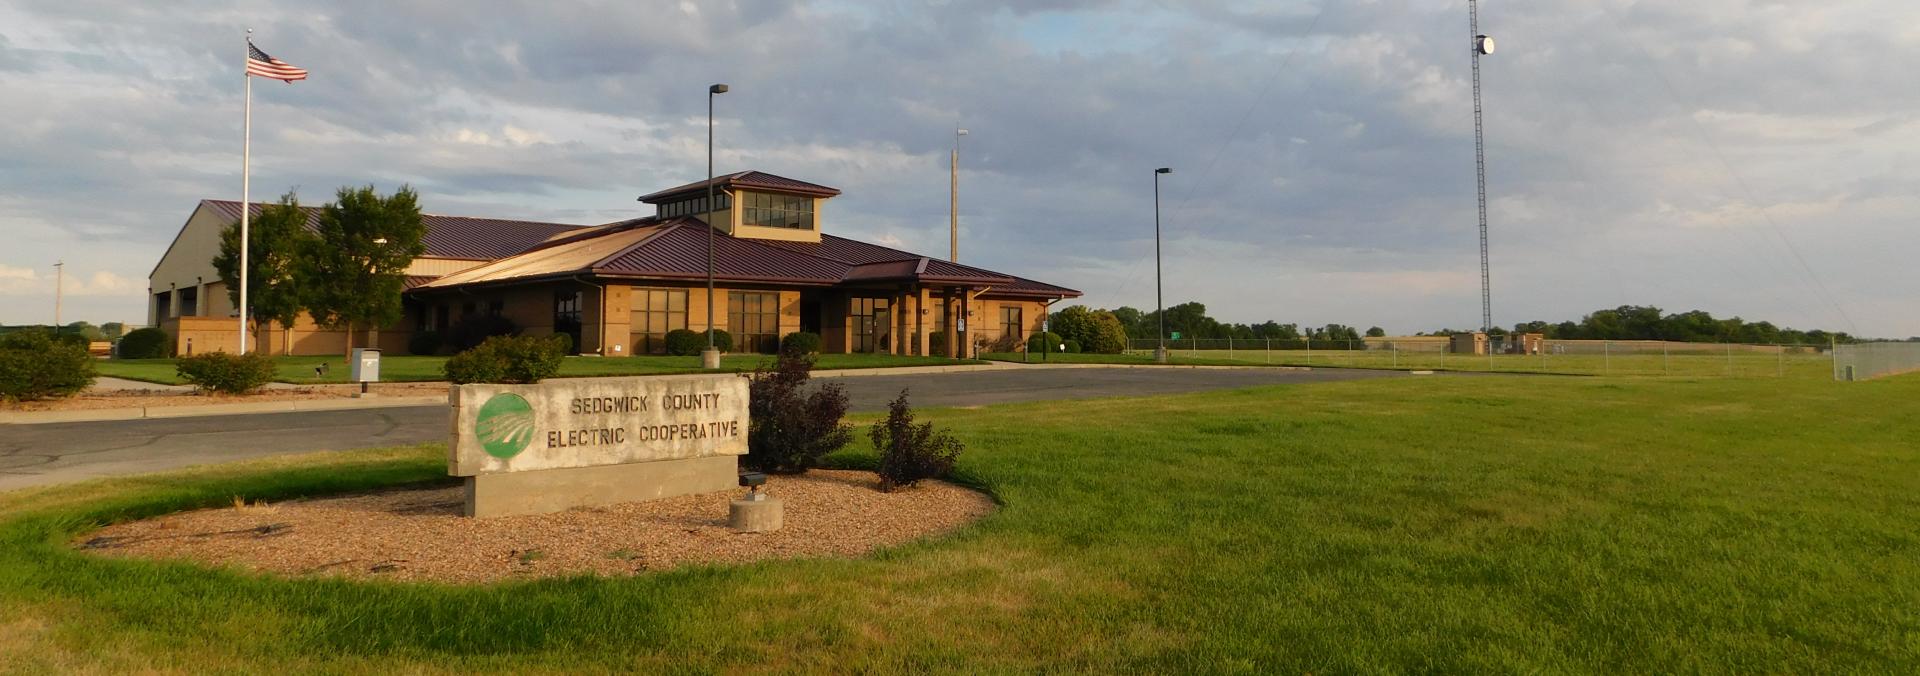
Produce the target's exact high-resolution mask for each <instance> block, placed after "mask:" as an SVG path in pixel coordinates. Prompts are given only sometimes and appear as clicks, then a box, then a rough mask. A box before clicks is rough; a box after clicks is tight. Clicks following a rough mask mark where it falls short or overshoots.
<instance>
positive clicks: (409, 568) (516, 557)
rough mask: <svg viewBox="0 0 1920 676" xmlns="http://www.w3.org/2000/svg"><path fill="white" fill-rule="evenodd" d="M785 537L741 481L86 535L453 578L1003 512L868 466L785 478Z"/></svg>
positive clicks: (351, 502) (423, 502)
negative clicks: (890, 487)
mask: <svg viewBox="0 0 1920 676" xmlns="http://www.w3.org/2000/svg"><path fill="white" fill-rule="evenodd" d="M764 490H766V491H767V492H768V493H769V494H770V495H772V496H774V497H777V498H780V499H781V500H782V501H783V502H784V503H785V510H786V515H785V525H784V527H782V528H781V529H780V530H778V531H775V532H772V533H736V532H734V531H733V530H731V529H729V528H728V527H727V505H728V503H729V502H730V501H732V500H733V499H734V498H736V497H738V496H739V495H740V491H724V492H719V493H706V494H701V495H688V496H681V497H677V498H668V499H664V500H654V501H649V502H635V503H626V504H619V505H611V506H607V507H594V508H582V509H574V510H570V511H566V512H560V513H557V514H541V515H532V516H512V517H495V518H487V519H469V518H465V517H462V516H460V505H461V500H462V494H461V491H462V489H461V488H459V487H450V488H436V489H424V490H404V491H388V492H382V493H374V494H368V495H354V496H345V497H332V498H317V499H310V500H297V501H290V502H285V503H278V504H262V503H247V504H242V503H241V501H240V500H239V499H237V498H236V501H235V506H233V507H225V508H220V509H208V510H201V511H196V512H185V513H180V514H171V515H167V516H163V517H158V518H154V519H148V520H145V521H137V522H132V523H125V524H117V525H114V526H109V527H107V528H105V529H103V530H100V531H97V532H94V533H90V534H87V535H84V536H81V537H80V538H78V539H77V540H76V542H75V545H76V546H78V547H81V548H82V549H86V550H89V551H92V552H96V553H99V554H101V555H105V556H114V557H127V558H162V559H185V560H189V561H195V562H199V563H205V564H214V565H231V566H238V567H240V568H243V569H247V570H254V571H261V572H268V573H274V574H280V575H290V576H326V577H350V578H384V579H396V580H421V581H433V582H451V583H486V582H495V581H500V580H510V579H521V578H538V577H557V576H567V575H583V574H584V575H608V576H623V575H633V574H636V573H643V572H647V571H652V570H662V569H668V568H674V567H677V566H684V565H690V564H701V563H746V562H750V561H757V560H762V559H790V558H802V557H816V556H844V557H853V556H861V555H864V554H867V553H869V552H872V551H873V550H874V549H876V548H879V547H884V546H888V545H894V544H900V543H904V542H909V541H912V540H917V539H920V538H924V537H928V536H932V535H937V534H941V533H946V532H949V531H952V530H954V529H957V528H960V527H961V526H964V525H967V524H969V523H972V522H974V521H976V520H978V519H980V518H982V517H985V516H986V515H987V514H988V513H990V512H992V511H993V501H992V500H991V499H990V498H988V497H987V496H986V495H983V494H981V493H979V492H976V491H973V490H969V489H967V488H963V487H960V486H956V485H953V484H948V483H942V482H926V483H923V484H922V485H920V486H919V487H917V488H911V489H906V490H901V491H897V492H894V493H883V492H881V491H880V490H879V488H878V482H877V481H876V479H875V478H874V475H873V474H871V473H868V472H855V471H828V470H815V471H813V472H810V473H808V474H805V475H801V476H776V477H772V478H771V479H769V480H768V482H767V487H766V488H765V489H764Z"/></svg>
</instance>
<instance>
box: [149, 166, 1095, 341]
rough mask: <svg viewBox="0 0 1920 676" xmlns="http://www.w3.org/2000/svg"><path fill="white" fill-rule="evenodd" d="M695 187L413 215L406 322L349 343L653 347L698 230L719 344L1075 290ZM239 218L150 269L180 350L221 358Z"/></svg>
mask: <svg viewBox="0 0 1920 676" xmlns="http://www.w3.org/2000/svg"><path fill="white" fill-rule="evenodd" d="M712 187H713V192H714V194H715V196H716V197H715V199H714V202H715V203H714V204H713V205H711V208H710V207H709V205H708V204H707V203H706V195H707V190H708V185H707V182H706V181H700V182H696V183H690V184H687V185H683V186H679V187H676V188H670V189H667V190H663V191H659V192H656V193H652V194H649V195H645V196H643V197H641V198H640V201H641V202H643V203H646V204H648V205H651V206H653V207H654V210H655V213H654V215H652V216H647V217H642V218H636V219H631V220H626V221H620V222H615V223H609V224H605V225H599V226H576V225H566V224H558V223H538V222H528V221H513V220H502V219H487V218H465V217H452V216H425V219H426V225H427V236H426V253H425V254H424V255H422V256H421V257H420V258H418V259H416V260H415V261H414V263H413V265H412V267H410V268H409V269H408V271H407V274H408V284H407V291H406V292H405V300H406V302H405V306H406V317H405V318H404V319H403V320H402V321H401V322H400V324H399V325H396V326H388V327H380V328H378V329H369V330H366V331H365V335H364V336H362V335H356V336H355V337H354V342H355V344H357V345H370V344H371V345H378V346H380V347H381V348H383V349H384V350H386V351H389V352H392V353H404V352H405V350H406V345H407V342H408V339H409V338H410V337H411V336H412V335H413V334H414V333H415V332H420V331H445V330H447V329H449V328H450V327H452V326H454V325H455V324H457V323H458V322H460V321H462V320H464V319H466V318H469V317H474V316H476V315H495V316H500V317H505V318H506V319H508V320H510V321H512V322H513V323H514V324H515V325H517V326H518V327H519V328H520V329H521V331H522V332H523V333H526V334H532V335H549V334H556V333H564V334H568V335H570V336H572V337H573V344H574V346H575V349H576V351H578V352H579V353H581V354H596V355H603V356H623V355H630V354H659V353H662V352H664V350H665V336H666V334H667V332H669V331H672V330H675V329H689V330H693V331H704V330H705V329H706V328H707V326H708V322H707V316H708V311H707V308H708V303H709V295H708V293H707V276H706V275H707V246H708V240H709V238H710V237H711V238H712V239H713V250H714V292H713V294H712V295H711V303H712V308H713V310H712V313H713V318H714V322H713V323H714V324H716V325H717V326H718V328H721V329H724V330H726V331H727V332H729V333H730V334H732V335H733V338H734V343H735V351H736V352H741V351H753V352H772V351H774V350H775V349H777V347H778V345H779V341H780V339H781V337H782V336H785V335H786V334H788V333H792V332H795V331H809V332H813V333H818V334H819V335H820V336H821V338H822V343H823V346H822V350H823V351H826V352H836V353H838V352H867V353H888V354H904V355H950V356H951V355H965V354H973V353H976V352H977V351H979V350H980V349H982V348H995V349H1014V348H1016V347H1017V346H1018V345H1019V344H1021V342H1022V339H1023V338H1024V337H1025V336H1026V335H1028V334H1030V333H1032V332H1034V331H1037V330H1038V329H1039V328H1040V326H1041V323H1042V322H1043V321H1044V318H1045V314H1046V312H1047V309H1048V307H1049V306H1050V305H1051V304H1052V303H1054V302H1057V301H1060V300H1063V299H1066V298H1074V297H1078V296H1079V295H1080V293H1079V292H1078V291H1074V290H1072V289H1067V288H1063V287H1059V286H1054V285H1051V284H1046V283H1042V282H1038V281H1034V280H1031V279H1026V278H1022V277H1017V276H1013V275H1008V274H1005V273H1000V272H994V271H991V270H985V269H981V268H977V267H972V266H967V265H960V264H956V263H952V262H949V261H944V260H940V259H936V258H932V257H928V256H922V255H918V254H913V253H909V252H906V251H901V250H898V249H894V248H890V247H885V246H879V245H875V244H869V243H865V242H859V241H855V240H851V239H846V238H843V237H837V236H834V235H830V234H827V233H825V232H823V231H824V230H825V229H826V227H825V226H826V224H827V222H828V221H827V219H826V217H825V214H826V210H825V209H824V205H825V204H826V202H828V201H829V200H831V199H832V198H834V197H836V196H838V195H839V194H840V191H839V190H836V189H834V188H829V187H826V186H822V185H817V184H813V183H807V182H804V181H796V180H793V179H788V178H782V177H779V176H774V175H772V174H767V173H763V172H757V171H746V172H740V173H735V174H728V175H725V176H720V177H717V178H716V179H715V180H714V181H713V186H712ZM260 208H261V207H260V205H254V206H253V209H254V213H256V214H257V213H259V209H260ZM312 213H317V209H316V210H314V212H312ZM238 218H239V205H238V204H237V203H233V202H221V201H217V200H206V201H203V202H201V203H200V205H199V207H198V208H197V209H195V211H194V213H193V215H192V216H191V217H190V218H188V220H187V223H186V225H185V226H183V227H182V228H181V232H180V235H179V236H178V237H176V238H175V241H174V244H173V246H172V247H170V248H169V249H168V251H167V254H166V255H165V256H164V257H163V258H162V259H161V261H160V263H159V265H157V266H155V268H154V272H153V274H152V275H151V276H150V278H149V283H150V285H151V296H150V298H151V301H150V309H149V317H150V323H152V324H153V325H156V326H160V327H162V328H163V329H166V330H167V331H168V333H169V335H172V336H175V340H176V343H177V348H178V349H179V351H180V352H182V353H186V352H188V351H189V350H193V351H207V350H228V349H232V348H233V347H234V344H235V342H236V340H237V327H236V321H235V320H234V319H233V315H234V308H233V307H232V304H231V302H230V301H229V300H228V299H227V293H226V290H225V288H224V287H223V286H222V285H221V283H220V281H219V278H218V275H217V274H215V273H214V272H213V267H212V263H211V261H212V259H213V256H214V254H215V253H217V252H218V250H219V233H220V231H221V229H223V228H225V227H227V226H228V225H230V224H231V223H233V222H235V221H236V220H238ZM709 223H712V224H713V226H712V227H709V226H708V224H709ZM710 233H711V234H710ZM264 333H265V335H263V336H262V338H261V344H262V345H263V346H264V347H265V348H266V349H269V350H272V351H273V352H274V353H276V354H337V353H339V352H341V351H343V350H344V349H345V346H346V338H347V335H346V333H345V332H344V331H341V330H330V329H327V328H324V327H319V326H315V325H313V323H312V322H311V321H310V320H307V319H306V318H305V317H302V319H301V321H300V322H297V325H296V326H295V327H294V330H293V331H291V332H281V331H279V330H278V329H277V328H275V329H273V330H270V331H267V332H264Z"/></svg>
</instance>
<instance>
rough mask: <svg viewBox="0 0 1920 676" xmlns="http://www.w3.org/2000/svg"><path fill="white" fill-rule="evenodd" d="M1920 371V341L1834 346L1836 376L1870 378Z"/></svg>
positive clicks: (1850, 379) (1847, 378)
mask: <svg viewBox="0 0 1920 676" xmlns="http://www.w3.org/2000/svg"><path fill="white" fill-rule="evenodd" d="M1914 371H1920V343H1858V344H1854V345H1839V346H1836V347H1834V349H1833V379H1834V380H1842V381H1854V380H1867V379H1871V378H1880V377H1883V376H1891V375H1896V374H1900V373H1912V372H1914Z"/></svg>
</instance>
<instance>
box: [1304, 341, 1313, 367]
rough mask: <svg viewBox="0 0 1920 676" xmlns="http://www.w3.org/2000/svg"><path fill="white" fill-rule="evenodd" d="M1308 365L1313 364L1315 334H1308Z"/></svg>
mask: <svg viewBox="0 0 1920 676" xmlns="http://www.w3.org/2000/svg"><path fill="white" fill-rule="evenodd" d="M1306 342H1307V365H1308V366H1312V365H1313V336H1312V335H1308V336H1307V341H1306Z"/></svg>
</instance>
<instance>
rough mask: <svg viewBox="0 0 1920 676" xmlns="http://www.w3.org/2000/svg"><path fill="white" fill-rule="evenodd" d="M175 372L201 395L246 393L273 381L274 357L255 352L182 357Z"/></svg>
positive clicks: (213, 353)
mask: <svg viewBox="0 0 1920 676" xmlns="http://www.w3.org/2000/svg"><path fill="white" fill-rule="evenodd" d="M174 370H175V371H177V372H179V374H180V377H181V378H183V379H185V380H186V381H187V382H189V383H193V386H194V387H197V388H199V389H200V391H202V392H219V393H221V394H246V393H249V392H253V391H255V390H258V389H260V388H261V387H263V386H265V385H266V384H267V383H270V382H273V374H274V367H273V358H272V357H269V356H267V355H264V354H260V353H258V352H255V353H253V354H246V355H234V354H227V353H225V352H208V353H205V354H196V355H193V356H191V357H181V358H180V361H179V363H178V366H175V367H174Z"/></svg>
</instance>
